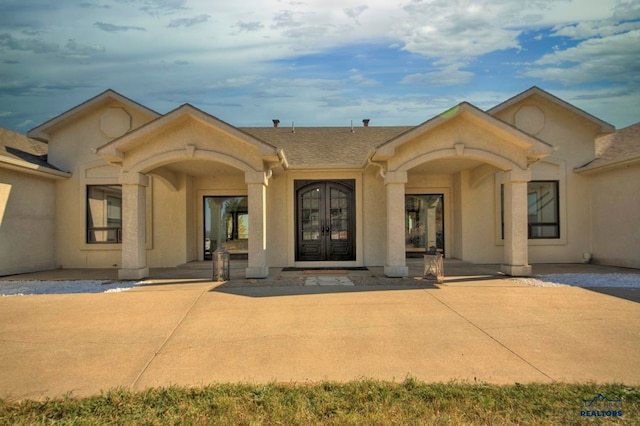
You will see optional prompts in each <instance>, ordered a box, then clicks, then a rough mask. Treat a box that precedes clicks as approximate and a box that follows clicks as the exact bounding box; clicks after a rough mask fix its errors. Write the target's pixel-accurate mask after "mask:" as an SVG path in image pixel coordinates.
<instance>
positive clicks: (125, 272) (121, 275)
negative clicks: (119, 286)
mask: <svg viewBox="0 0 640 426" xmlns="http://www.w3.org/2000/svg"><path fill="white" fill-rule="evenodd" d="M148 276H149V268H134V269H118V279H119V280H140V279H142V278H147V277H148Z"/></svg>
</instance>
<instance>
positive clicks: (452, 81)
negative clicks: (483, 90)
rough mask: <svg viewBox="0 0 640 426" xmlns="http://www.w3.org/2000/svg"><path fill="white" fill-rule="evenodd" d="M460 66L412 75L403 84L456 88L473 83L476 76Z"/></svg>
mask: <svg viewBox="0 0 640 426" xmlns="http://www.w3.org/2000/svg"><path fill="white" fill-rule="evenodd" d="M459 67H460V65H458V64H451V65H447V66H445V67H444V68H443V69H441V70H438V71H431V72H426V73H418V74H410V75H407V76H405V77H404V78H403V79H402V81H401V83H402V84H420V85H425V86H455V85H457V84H465V83H468V82H469V81H471V79H472V78H473V76H474V74H473V73H472V72H470V71H461V70H460V69H458V68H459Z"/></svg>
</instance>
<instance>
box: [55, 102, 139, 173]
mask: <svg viewBox="0 0 640 426" xmlns="http://www.w3.org/2000/svg"><path fill="white" fill-rule="evenodd" d="M111 108H118V109H122V110H125V111H126V113H127V114H128V116H129V117H130V120H131V129H135V128H137V127H139V126H141V125H142V124H144V123H146V122H148V121H149V120H150V119H151V117H149V116H146V115H143V114H141V113H140V112H138V111H136V110H134V109H133V108H129V107H126V106H125V105H122V104H120V103H118V102H115V101H112V102H110V103H108V104H107V105H105V106H104V107H102V108H98V109H93V110H91V111H89V112H87V113H86V114H83V115H81V116H80V117H77V118H76V119H75V120H73V121H69V122H66V123H65V125H64V126H60V127H57V128H55V129H53V130H52V131H51V133H50V137H49V154H48V155H49V157H48V161H49V163H51V164H53V165H54V166H56V167H58V168H60V169H62V170H64V171H68V172H72V173H73V172H74V171H75V169H76V168H78V167H79V166H80V165H82V164H85V163H87V162H89V161H92V160H95V159H97V157H96V155H95V154H94V153H93V152H92V150H94V149H97V148H99V147H100V146H102V145H104V144H106V143H107V142H109V141H111V140H113V139H114V138H113V137H110V136H107V135H106V134H105V133H104V132H103V130H101V128H102V127H104V121H103V120H101V118H102V117H103V116H104V114H105V113H108V111H109V110H110V109H111Z"/></svg>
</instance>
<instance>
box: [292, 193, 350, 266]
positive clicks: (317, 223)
mask: <svg viewBox="0 0 640 426" xmlns="http://www.w3.org/2000/svg"><path fill="white" fill-rule="evenodd" d="M354 186H355V181H353V180H327V181H307V180H305V181H296V183H295V188H296V233H297V238H296V260H297V261H339V260H355V211H354V210H355V198H354Z"/></svg>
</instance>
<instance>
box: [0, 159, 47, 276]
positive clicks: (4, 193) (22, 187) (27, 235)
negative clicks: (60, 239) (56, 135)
mask: <svg viewBox="0 0 640 426" xmlns="http://www.w3.org/2000/svg"><path fill="white" fill-rule="evenodd" d="M25 194H28V196H27V197H25V196H24V195H25ZM55 204H56V201H55V183H54V181H52V180H50V179H43V178H39V177H37V176H35V175H32V174H25V173H20V172H16V171H12V170H8V169H0V275H10V274H16V273H21V272H32V271H43V270H49V269H54V268H55V266H56V264H55V255H54V254H55V253H54V246H55V221H54V211H55Z"/></svg>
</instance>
